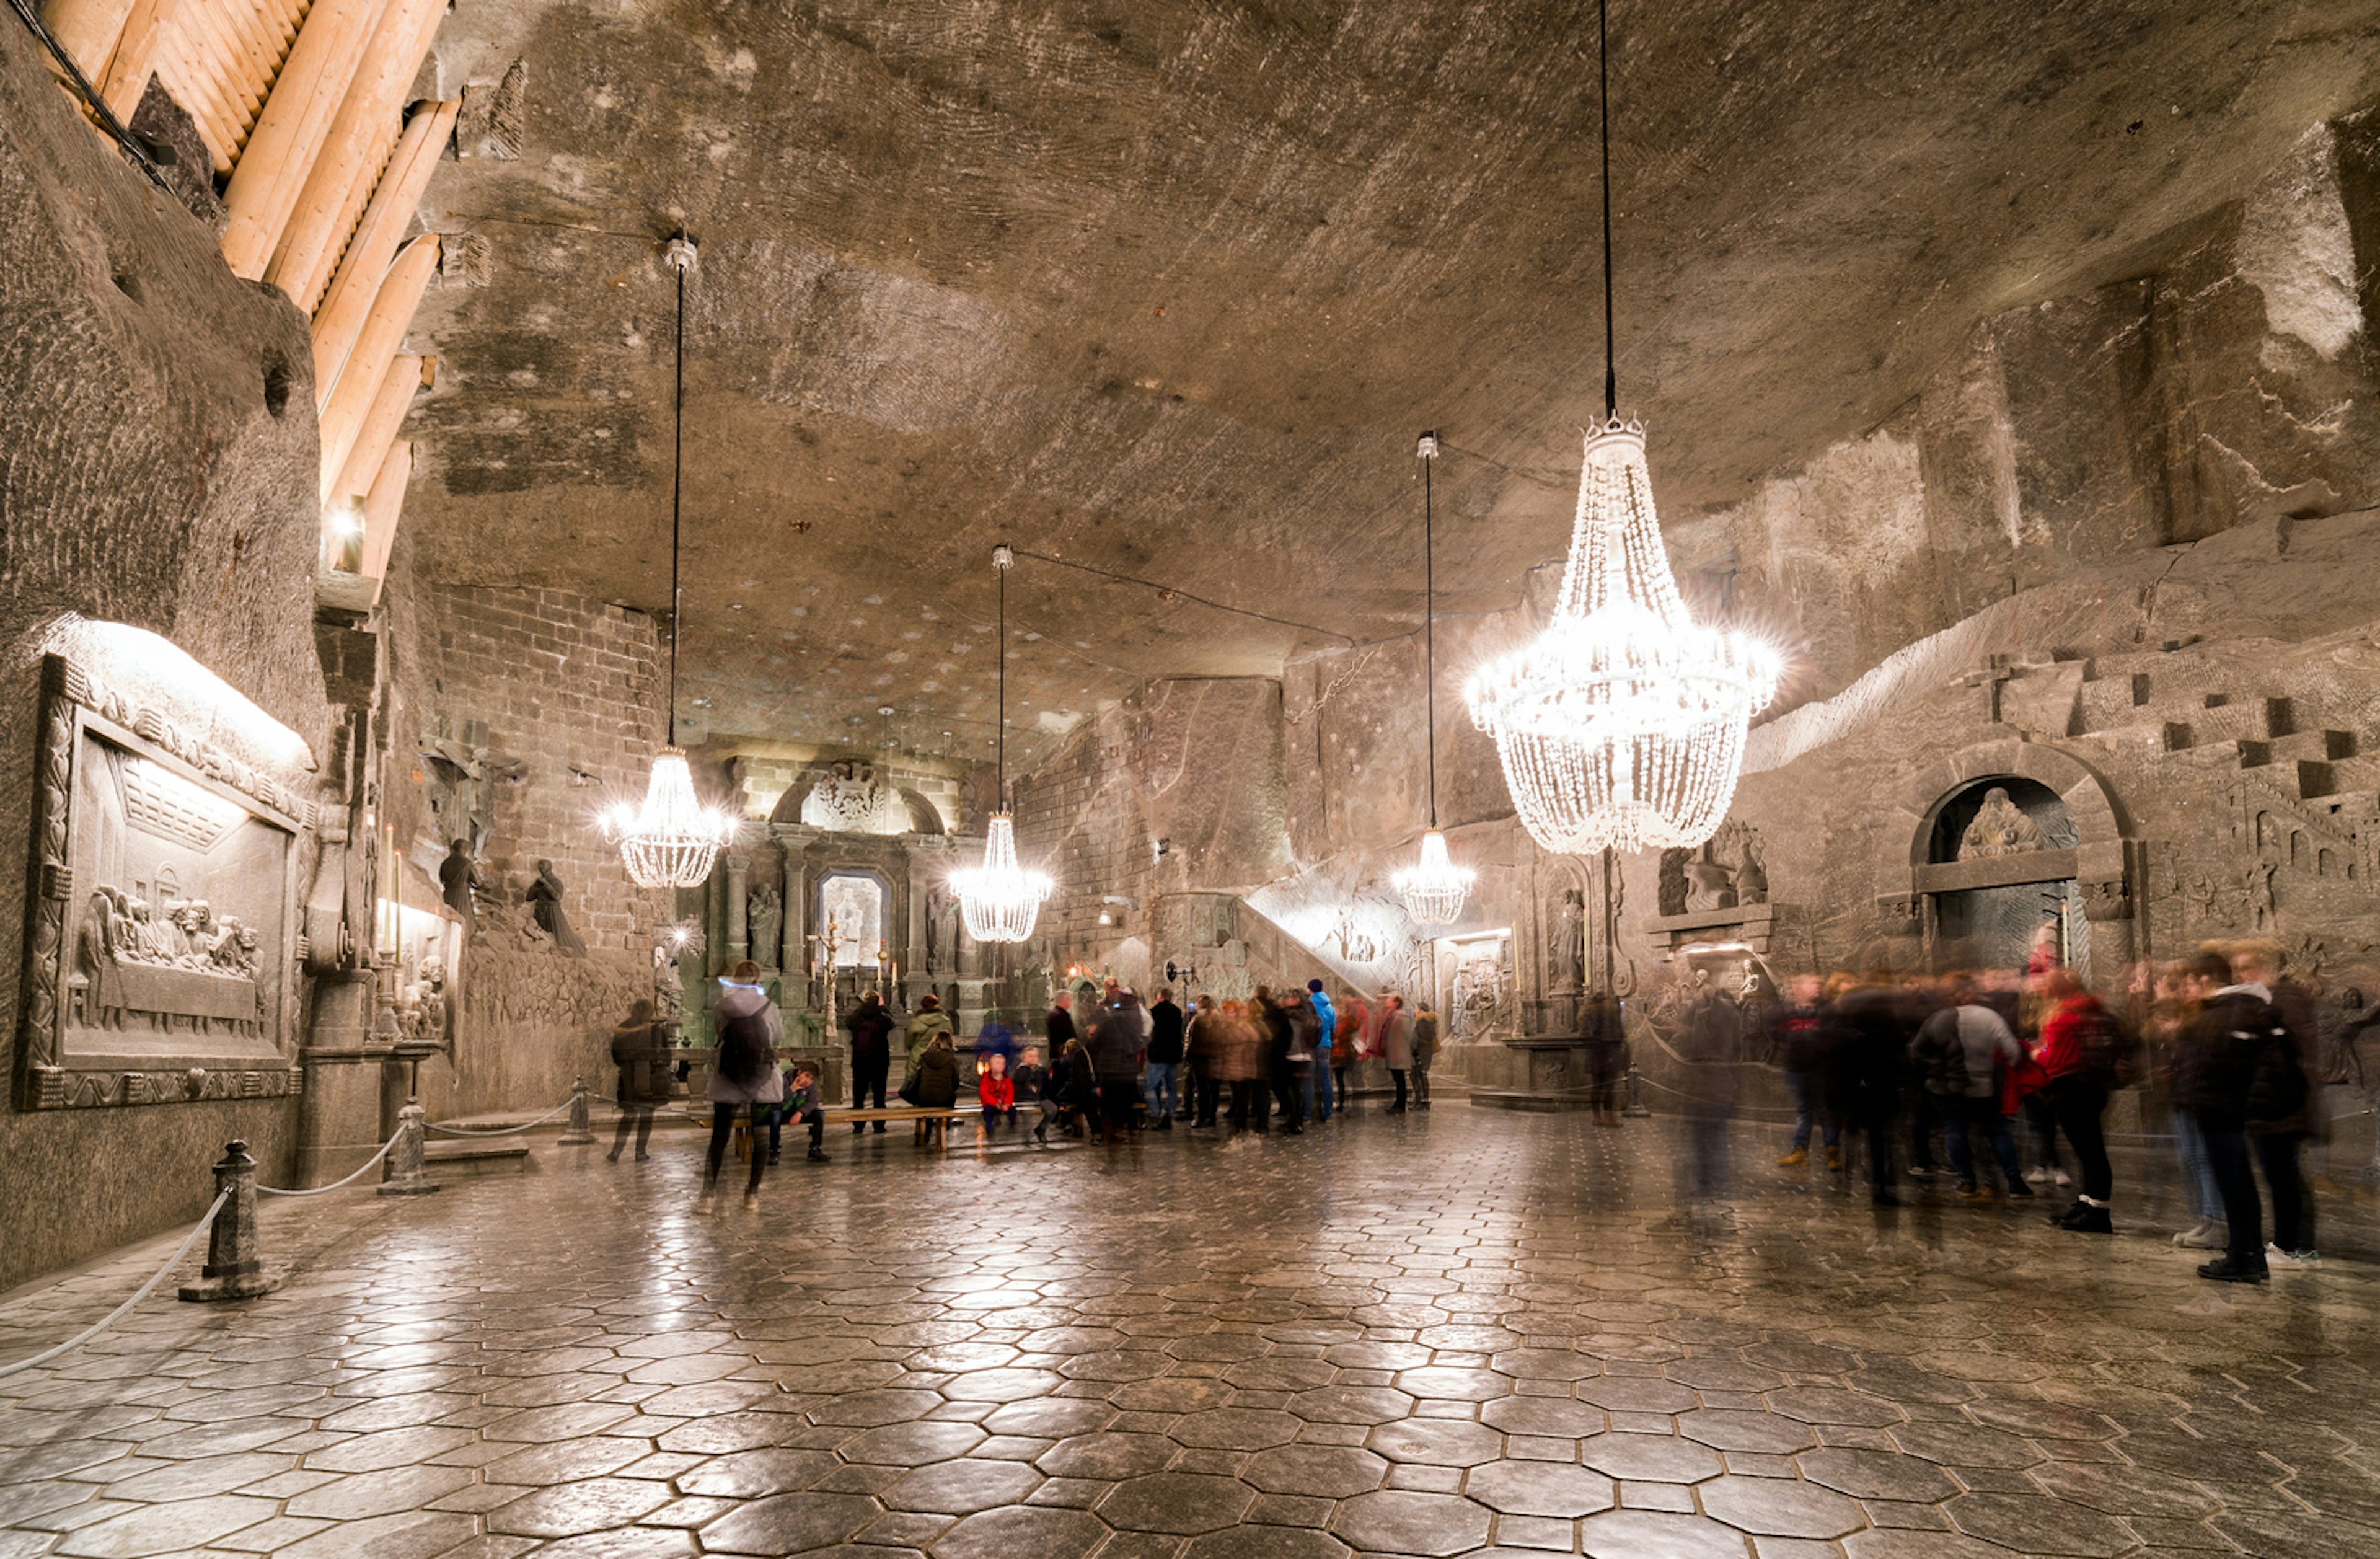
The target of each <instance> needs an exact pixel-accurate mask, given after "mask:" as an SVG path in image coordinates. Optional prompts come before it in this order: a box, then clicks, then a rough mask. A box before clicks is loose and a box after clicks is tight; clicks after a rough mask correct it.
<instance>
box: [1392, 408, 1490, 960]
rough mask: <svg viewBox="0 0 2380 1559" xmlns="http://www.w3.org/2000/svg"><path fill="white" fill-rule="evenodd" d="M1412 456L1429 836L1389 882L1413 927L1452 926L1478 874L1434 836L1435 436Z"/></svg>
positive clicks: (1443, 839) (1427, 438)
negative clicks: (1417, 466)
mask: <svg viewBox="0 0 2380 1559" xmlns="http://www.w3.org/2000/svg"><path fill="white" fill-rule="evenodd" d="M1414 453H1415V455H1417V456H1419V457H1420V458H1421V578H1422V613H1421V642H1422V686H1423V689H1424V692H1423V707H1424V708H1425V709H1427V711H1428V713H1427V720H1428V725H1427V727H1426V728H1425V736H1424V743H1425V745H1426V746H1427V748H1428V749H1429V832H1428V833H1427V834H1423V835H1422V836H1421V861H1420V863H1419V864H1418V865H1415V866H1409V867H1407V868H1406V869H1405V870H1404V871H1399V872H1397V873H1395V874H1394V875H1393V876H1391V877H1390V879H1389V880H1390V882H1391V883H1394V884H1395V885H1396V890H1397V896H1398V897H1400V898H1402V899H1403V900H1404V901H1405V913H1406V914H1407V915H1410V916H1412V917H1413V922H1414V924H1415V925H1417V926H1445V925H1451V924H1453V923H1454V922H1455V921H1456V920H1461V919H1462V918H1463V901H1464V900H1465V899H1467V898H1469V897H1470V896H1471V884H1472V883H1475V882H1477V881H1478V880H1479V874H1478V873H1477V872H1475V871H1472V870H1471V869H1470V868H1469V867H1467V866H1457V865H1455V864H1454V863H1453V862H1452V861H1451V860H1449V859H1447V855H1446V835H1445V834H1440V833H1439V831H1438V566H1437V561H1436V560H1437V548H1436V546H1435V545H1434V540H1435V536H1434V532H1435V530H1436V524H1435V522H1436V518H1437V514H1436V511H1437V505H1436V503H1435V502H1434V501H1433V498H1432V495H1431V493H1430V480H1429V469H1430V467H1431V466H1432V465H1434V464H1436V463H1437V460H1438V435H1437V434H1436V433H1434V432H1432V433H1424V434H1422V435H1421V441H1420V443H1419V444H1417V445H1415V449H1414Z"/></svg>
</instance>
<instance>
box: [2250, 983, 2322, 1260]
mask: <svg viewBox="0 0 2380 1559" xmlns="http://www.w3.org/2000/svg"><path fill="white" fill-rule="evenodd" d="M2231 978H2232V979H2234V980H2238V981H2239V982H2240V988H2241V989H2243V990H2246V991H2251V992H2262V993H2264V1000H2265V1004H2266V1005H2268V1006H2269V1007H2270V1008H2271V1013H2270V1016H2271V1018H2272V1022H2271V1024H2270V1025H2269V1027H2268V1028H2267V1030H2266V1033H2265V1042H2264V1044H2263V1045H2262V1046H2260V1047H2259V1048H2258V1051H2257V1054H2256V1068H2255V1071H2254V1072H2253V1074H2251V1076H2250V1078H2249V1082H2248V1102H2247V1110H2246V1114H2247V1117H2248V1145H2249V1147H2250V1148H2251V1149H2253V1151H2254V1152H2255V1155H2256V1162H2257V1163H2258V1164H2260V1165H2262V1166H2263V1168H2264V1171H2265V1187H2266V1188H2268V1189H2269V1190H2270V1191H2271V1192H2272V1196H2273V1237H2272V1240H2271V1242H2270V1243H2269V1244H2267V1245H2266V1246H2265V1265H2266V1266H2267V1267H2268V1268H2270V1267H2282V1268H2289V1267H2311V1266H2313V1265H2316V1264H2317V1263H2319V1262H2320V1261H2321V1260H2322V1258H2321V1257H2320V1256H2319V1255H2317V1254H2316V1253H2315V1251H2314V1243H2313V1198H2312V1197H2311V1196H2309V1195H2308V1194H2307V1191H2306V1184H2305V1176H2304V1174H2303V1172H2302V1171H2301V1169H2300V1167H2299V1163H2298V1158H2299V1153H2300V1151H2301V1149H2302V1148H2303V1146H2304V1144H2305V1139H2307V1138H2308V1137H2310V1136H2312V1135H2313V1127H2314V1115H2313V1104H2314V1090H2313V1076H2312V1073H2311V1071H2310V1069H2309V1068H2308V1066H2307V1062H2308V1061H2309V1060H2311V1059H2312V1051H2313V1028H2312V1025H2313V1000H2312V998H2311V997H2310V996H2308V995H2307V994H2306V993H2305V992H2304V990H2303V989H2302V988H2301V987H2293V986H2292V985H2291V983H2290V982H2289V981H2287V980H2283V979H2282V978H2281V974H2280V968H2279V958H2278V956H2277V953H2276V952H2275V951H2274V950H2273V949H2272V948H2271V945H2270V944H2265V943H2253V942H2252V943H2244V944H2240V946H2238V947H2236V948H2234V949H2233V950H2232V953H2231Z"/></svg>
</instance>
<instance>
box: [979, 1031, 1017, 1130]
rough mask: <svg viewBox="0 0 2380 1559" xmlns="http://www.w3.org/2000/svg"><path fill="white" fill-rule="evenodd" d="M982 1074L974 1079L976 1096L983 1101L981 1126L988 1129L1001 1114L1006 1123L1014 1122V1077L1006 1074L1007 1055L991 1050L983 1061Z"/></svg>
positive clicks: (999, 1118)
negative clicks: (987, 1057) (988, 1056)
mask: <svg viewBox="0 0 2380 1559" xmlns="http://www.w3.org/2000/svg"><path fill="white" fill-rule="evenodd" d="M983 1065H984V1072H983V1076H981V1077H979V1078H977V1079H976V1084H975V1091H976V1096H977V1098H978V1099H980V1100H982V1101H983V1128H984V1130H986V1131H990V1129H991V1128H992V1127H993V1126H995V1125H996V1124H998V1123H999V1121H1000V1120H1001V1118H1002V1116H1005V1117H1006V1118H1007V1120H1008V1124H1009V1125H1011V1126H1014V1125H1015V1124H1016V1079H1015V1078H1012V1077H1010V1076H1009V1075H1008V1057H1007V1056H1005V1055H1002V1054H1000V1053H999V1052H998V1051H994V1052H992V1054H991V1055H990V1058H989V1059H987V1060H986V1061H985V1062H984V1064H983Z"/></svg>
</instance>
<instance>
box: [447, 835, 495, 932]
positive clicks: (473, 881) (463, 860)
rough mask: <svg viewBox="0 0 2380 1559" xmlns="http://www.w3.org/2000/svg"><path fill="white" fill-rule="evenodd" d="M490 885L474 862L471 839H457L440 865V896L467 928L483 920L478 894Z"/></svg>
mask: <svg viewBox="0 0 2380 1559" xmlns="http://www.w3.org/2000/svg"><path fill="white" fill-rule="evenodd" d="M486 886H487V884H486V883H484V882H483V881H481V879H480V869H479V867H478V866H476V865H474V864H473V863H472V860H471V846H470V844H469V842H468V840H463V839H457V840H455V842H454V843H453V844H451V845H449V846H446V859H444V860H442V861H440V862H439V863H438V889H439V896H440V897H442V898H443V899H444V900H445V901H446V907H447V908H449V909H452V910H453V911H455V915H456V917H457V918H459V919H460V920H462V922H463V923H464V924H465V925H467V926H468V925H472V924H475V923H476V922H477V921H478V920H479V918H480V905H479V898H478V896H477V895H479V894H480V892H481V891H483V890H484V889H485V888H486Z"/></svg>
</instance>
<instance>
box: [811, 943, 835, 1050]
mask: <svg viewBox="0 0 2380 1559" xmlns="http://www.w3.org/2000/svg"><path fill="white" fill-rule="evenodd" d="M810 940H811V941H812V942H815V943H817V944H818V956H819V965H820V968H822V969H823V970H824V971H825V973H824V975H823V977H822V983H824V985H825V986H826V1002H825V1006H826V1038H827V1040H828V1041H830V1042H832V1041H833V1039H834V954H835V949H837V948H839V947H841V946H842V945H843V938H842V937H841V936H840V935H838V934H837V933H836V930H835V923H834V917H833V916H832V915H829V916H828V917H827V918H826V930H824V931H822V932H811V933H810Z"/></svg>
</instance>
